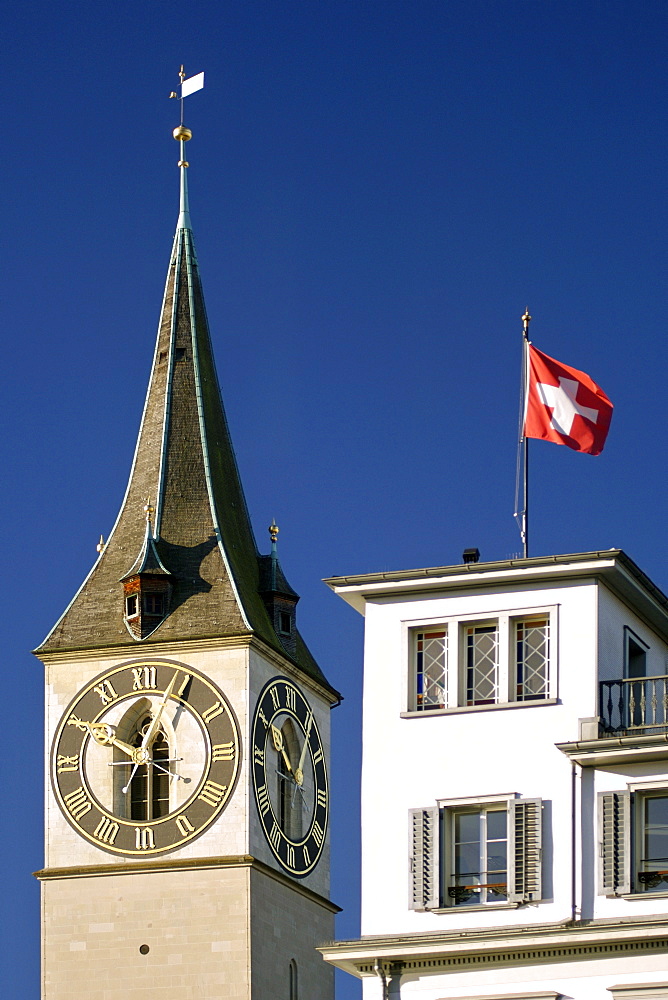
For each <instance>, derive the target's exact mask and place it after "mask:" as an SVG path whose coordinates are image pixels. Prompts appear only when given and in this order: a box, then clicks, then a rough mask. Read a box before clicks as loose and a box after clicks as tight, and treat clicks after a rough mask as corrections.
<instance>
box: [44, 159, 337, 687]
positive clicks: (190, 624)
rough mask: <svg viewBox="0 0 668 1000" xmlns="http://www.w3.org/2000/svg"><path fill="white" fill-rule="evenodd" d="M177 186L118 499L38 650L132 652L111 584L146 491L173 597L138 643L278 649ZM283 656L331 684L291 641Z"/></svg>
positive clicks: (131, 555)
mask: <svg viewBox="0 0 668 1000" xmlns="http://www.w3.org/2000/svg"><path fill="white" fill-rule="evenodd" d="M181 173H182V174H184V173H185V169H184V168H183V167H182V169H181ZM184 184H185V178H183V179H182V193H181V212H180V216H179V224H178V226H177V230H176V235H175V238H174V245H173V249H172V255H171V258H170V264H169V271H168V274H167V281H166V285H165V294H164V300H163V306H162V313H161V316H160V323H159V327H158V336H157V342H156V348H155V355H154V358H153V367H152V370H151V376H150V380H149V387H148V392H147V396H146V403H145V407H144V413H143V417H142V422H141V427H140V430H139V437H138V440H137V447H136V451H135V456H134V461H133V464H132V470H131V472H130V480H129V483H128V487H127V491H126V494H125V498H124V500H123V503H122V505H121V510H120V513H119V515H118V519H117V521H116V524H115V526H114V528H113V531H112V533H111V535H110V536H109V539H108V541H107V543H106V545H105V546H104V549H103V551H102V553H101V554H100V557H99V558H98V560H97V562H96V563H95V565H94V567H93V569H92V570H91V572H90V574H89V575H88V577H87V579H86V580H85V582H84V584H83V585H82V587H81V589H80V590H79V592H78V593H77V595H76V596H75V598H74V600H73V601H72V603H71V604H70V606H69V607H68V608H67V610H66V611H65V613H64V614H63V616H62V617H61V619H60V620H59V621H58V623H57V624H56V625H55V627H54V628H53V630H52V631H51V633H50V634H49V635H48V636H47V638H46V639H45V640H44V642H43V644H42V645H41V646H40V647H39V650H38V652H51V651H54V652H55V651H57V650H63V651H64V650H74V649H87V648H101V647H107V646H128V647H132V649H133V652H134V651H138V650H137V647H138V645H139V643H138V642H137V640H135V639H133V638H132V636H131V635H130V634H129V632H128V629H127V628H126V626H125V622H124V619H123V613H124V601H123V589H122V585H121V583H120V581H121V580H122V578H123V577H125V576H126V574H127V573H128V569H129V567H131V566H133V564H136V562H137V560H138V559H139V558H140V555H141V553H142V550H143V548H144V546H145V517H144V506H145V504H146V502H147V498H149V499H150V502H151V503H152V504H154V505H155V522H154V532H153V533H154V536H155V541H154V545H155V551H156V553H157V555H158V557H159V560H160V562H161V563H162V565H163V567H164V569H165V570H166V571H167V572H168V573H169V574H171V577H172V583H173V596H172V600H171V604H170V610H169V613H168V614H167V617H166V618H165V620H164V622H163V623H162V624H161V625H160V626H159V627H158V628H157V629H156V630H155V631H154V632H152V633H151V635H150V637H149V638H147V639H145V640H143V641H142V642H141V645H142V646H143V647H146V646H150V645H151V644H152V643H160V642H166V641H175V640H181V639H196V638H215V637H221V636H240V635H250V634H253V635H256V636H257V637H259V638H260V639H262V640H264V641H265V642H266V643H267V644H269V645H270V646H271V647H273V648H274V649H276V650H277V651H279V652H280V653H281V654H282V655H284V656H285V655H286V654H285V651H284V649H283V647H282V645H281V643H280V642H279V639H278V637H277V635H276V632H275V631H274V627H273V625H272V622H271V619H270V616H269V614H268V612H267V609H266V607H265V604H264V601H263V599H262V596H261V594H260V592H259V589H258V588H259V587H261V585H262V581H261V579H260V575H261V564H260V560H261V559H262V558H263V557H260V556H259V554H258V550H257V546H256V543H255V539H254V536H253V531H252V528H251V524H250V519H249V516H248V509H247V507H246V500H245V498H244V494H243V489H242V486H241V481H240V478H239V472H238V469H237V463H236V459H235V456H234V450H233V448H232V442H231V439H230V434H229V430H228V426H227V420H226V418H225V412H224V409H223V404H222V400H221V396H220V389H219V386H218V379H217V376H216V369H215V363H214V359H213V352H212V349H211V339H210V335H209V327H208V322H207V318H206V310H205V307H204V297H203V294H202V285H201V280H200V275H199V269H198V265H197V257H196V254H195V247H194V243H193V235H192V231H191V229H190V222H189V214H188V212H187V203H186V204H185V210H184V187H183V185H184ZM288 659H291V660H292V661H293V662H294V663H295V664H296V665H297V666H299V667H300V668H301V669H302V670H303V671H304V672H305V673H306V674H308V675H309V676H311V677H312V678H313V679H314V680H317V681H318V682H319V683H321V684H324V685H325V686H326V687H328V688H330V685H329V684H328V683H327V681H326V679H325V677H324V676H323V674H322V672H321V671H320V669H319V667H318V666H317V664H316V663H315V661H314V659H313V657H312V656H311V654H310V653H309V651H308V649H307V648H306V646H305V644H304V643H303V641H302V640H301V638H299V640H298V641H297V643H296V653H295V655H294V656H288ZM330 690H333V689H331V688H330Z"/></svg>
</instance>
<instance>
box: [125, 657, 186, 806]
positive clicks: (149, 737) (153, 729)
mask: <svg viewBox="0 0 668 1000" xmlns="http://www.w3.org/2000/svg"><path fill="white" fill-rule="evenodd" d="M177 677H178V670H175V671H174V676H173V677H172V679H171V681H170V682H169V686H168V687H167V690H166V691H165V693H164V695H163V697H162V701H161V702H160V704H159V705H158V711H157V712H156V713H155V715H154V716H153V721H152V722H151V725H150V726H149V727H148V731H147V733H146V736H145V737H144V739H143V740H142V741H141V746H140V747H139V752H140V754H141V756H142V758H147V757H148V748H149V745H150V743H151V742H152V741H153V737H154V736H155V734H156V733H157V731H158V726H159V725H160V719H161V718H162V713H163V712H164V710H165V705H166V704H167V702H168V700H169V697H170V695H171V693H172V691H173V690H174V685H175V684H176V678H177ZM140 763H142V764H145V763H146V759H142V760H140V762H137V758H135V763H134V766H133V768H132V771H131V773H130V777H129V778H128V783H127V785H126V786H125V788H122V789H121V791H122V792H123V795H127V794H128V788H129V787H130V782H131V781H132V779H133V778H134V776H135V774H136V773H137V768H138V767H139V766H140Z"/></svg>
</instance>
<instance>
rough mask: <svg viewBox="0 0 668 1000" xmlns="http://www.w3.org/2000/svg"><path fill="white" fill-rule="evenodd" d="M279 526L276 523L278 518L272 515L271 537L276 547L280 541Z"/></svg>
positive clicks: (273, 545) (272, 543) (272, 544)
mask: <svg viewBox="0 0 668 1000" xmlns="http://www.w3.org/2000/svg"><path fill="white" fill-rule="evenodd" d="M278 532H279V528H278V525H277V524H276V519H275V518H273V517H272V519H271V524H270V525H269V537H270V538H271V546H272V548H275V547H276V542H277V541H278Z"/></svg>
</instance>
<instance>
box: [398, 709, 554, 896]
mask: <svg viewBox="0 0 668 1000" xmlns="http://www.w3.org/2000/svg"><path fill="white" fill-rule="evenodd" d="M558 704H559V699H558V698H536V699H535V700H533V701H500V702H497V703H496V705H457V706H456V707H454V708H429V709H422V710H421V711H417V710H415V709H413V710H412V711H410V712H401V713H400V716H401V718H402V719H429V718H431V717H432V716H434V715H461V714H462V713H463V712H498V711H500V710H501V709H507V708H543V707H544V706H545V705H558ZM482 909H485V907H484V906H483V907H482Z"/></svg>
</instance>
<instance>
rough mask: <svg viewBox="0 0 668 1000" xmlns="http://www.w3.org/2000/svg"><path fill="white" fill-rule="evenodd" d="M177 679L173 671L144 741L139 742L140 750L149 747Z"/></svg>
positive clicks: (176, 671) (176, 673) (175, 672)
mask: <svg viewBox="0 0 668 1000" xmlns="http://www.w3.org/2000/svg"><path fill="white" fill-rule="evenodd" d="M177 677H178V670H175V671H174V676H173V677H172V679H171V681H170V682H169V686H168V687H167V690H166V691H165V693H164V696H163V699H162V701H161V702H160V704H159V706H158V711H157V712H156V713H155V715H154V716H153V721H152V722H151V725H150V726H149V728H148V732H147V733H146V736H145V737H144V739H143V740H142V741H141V749H142V750H146V748H147V747H148V746H150V744H151V743H152V742H153V737H154V736H155V734H156V733H157V731H158V726H159V725H160V719H161V718H162V713H163V712H164V710H165V705H166V704H167V702H168V701H169V698H170V695H171V693H172V691H173V690H174V685H175V684H176V678H177Z"/></svg>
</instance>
